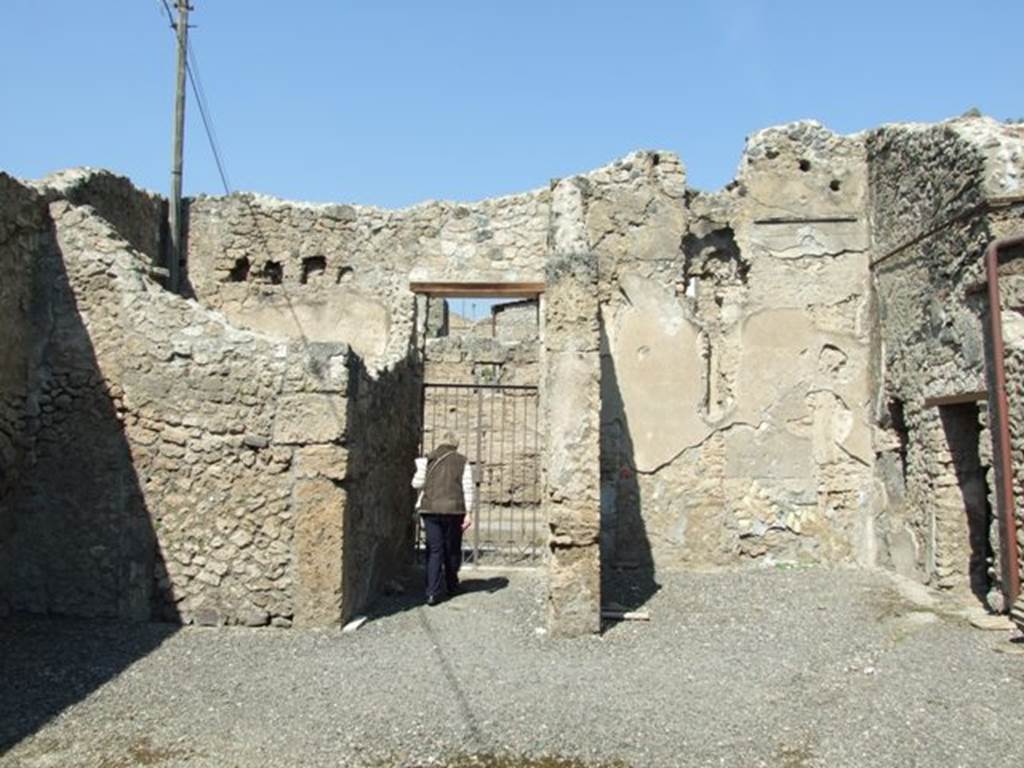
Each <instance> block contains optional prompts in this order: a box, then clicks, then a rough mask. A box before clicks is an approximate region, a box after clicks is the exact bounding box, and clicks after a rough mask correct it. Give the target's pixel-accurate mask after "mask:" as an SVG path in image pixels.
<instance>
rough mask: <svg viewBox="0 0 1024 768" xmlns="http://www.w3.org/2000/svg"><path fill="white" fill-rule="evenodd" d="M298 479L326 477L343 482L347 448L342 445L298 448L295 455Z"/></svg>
mask: <svg viewBox="0 0 1024 768" xmlns="http://www.w3.org/2000/svg"><path fill="white" fill-rule="evenodd" d="M296 459H297V460H296V467H295V469H296V472H297V473H298V475H299V477H303V478H315V477H326V478H328V479H330V480H339V481H340V480H344V479H345V475H346V473H347V472H348V448H346V447H345V446H343V445H334V444H330V445H314V446H307V447H304V448H300V449H299V450H298V452H297V454H296Z"/></svg>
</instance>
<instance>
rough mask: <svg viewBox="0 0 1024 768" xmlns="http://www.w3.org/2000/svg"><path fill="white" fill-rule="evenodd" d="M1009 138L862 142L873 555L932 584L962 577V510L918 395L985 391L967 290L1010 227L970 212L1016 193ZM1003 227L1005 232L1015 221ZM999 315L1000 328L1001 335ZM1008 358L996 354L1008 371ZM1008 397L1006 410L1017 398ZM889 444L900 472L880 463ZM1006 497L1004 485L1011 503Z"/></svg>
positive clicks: (980, 328)
mask: <svg viewBox="0 0 1024 768" xmlns="http://www.w3.org/2000/svg"><path fill="white" fill-rule="evenodd" d="M1022 139H1024V131H1022V129H1021V128H1019V127H1012V126H1006V125H1002V124H999V123H996V122H995V121H992V120H989V119H984V118H965V119H958V120H953V121H950V122H947V123H944V124H941V125H937V126H887V127H884V128H882V129H879V130H878V131H875V132H873V133H872V134H870V135H869V137H868V152H869V168H870V185H871V224H872V240H873V243H872V251H873V253H872V258H873V260H875V261H877V264H876V265H875V267H874V269H873V272H874V280H875V285H876V289H877V292H878V303H879V344H880V347H879V366H880V371H879V376H880V378H881V387H882V388H881V392H880V399H879V402H878V418H879V422H880V424H881V425H882V427H883V429H882V430H880V431H879V433H878V434H877V441H876V442H877V445H876V448H877V450H878V455H879V461H878V463H877V468H878V472H877V476H878V478H879V481H878V485H879V486H880V487H881V488H882V489H883V494H884V496H883V502H884V503H883V505H882V510H883V511H884V514H879V515H878V516H877V518H876V523H877V528H878V544H879V550H880V561H881V563H882V564H884V565H887V566H889V567H893V568H895V569H896V570H897V571H899V572H902V573H905V574H907V575H913V576H916V577H917V578H920V579H922V580H928V579H931V580H934V581H935V583H937V584H939V585H941V586H946V587H955V586H960V585H965V584H966V582H967V558H968V557H969V550H968V549H967V547H966V542H967V535H968V531H967V521H966V515H965V504H966V503H967V502H966V501H965V497H964V490H965V489H964V488H962V487H961V479H962V478H958V476H957V467H958V465H961V464H962V461H960V460H958V459H957V454H958V453H959V452H960V451H961V450H962V445H961V442H962V437H961V436H958V434H957V433H956V431H955V430H953V431H950V430H949V429H944V426H943V414H942V413H940V409H939V407H936V406H928V405H926V402H925V401H926V400H927V399H928V398H940V397H948V396H959V395H964V396H970V393H973V392H984V391H985V390H987V389H988V390H989V391H990V387H991V381H990V375H991V371H990V370H989V369H988V367H987V365H986V362H987V359H988V358H989V356H990V350H987V349H986V344H987V332H986V330H985V324H986V323H987V298H986V296H985V294H984V292H983V291H978V290H976V286H978V285H982V284H983V283H984V279H985V273H984V263H983V253H984V250H985V247H986V246H987V245H988V243H989V242H990V241H991V240H992V239H993V238H994V237H998V236H1000V235H1002V234H1009V231H1007V230H1011V231H1012V230H1014V225H1013V224H1011V223H1006V224H997V223H996V222H997V221H1002V220H1004V219H1008V220H1009V221H1012V220H1013V219H1014V218H1015V216H1014V215H1013V214H1012V213H1010V214H1005V213H1004V214H999V215H994V214H993V213H991V212H990V211H989V210H988V209H987V208H985V207H984V206H983V204H984V203H985V201H986V200H992V199H996V198H1000V197H1003V196H1006V195H1013V194H1018V195H1019V194H1020V192H1021V186H1022V179H1024V148H1022V144H1024V142H1022ZM1011 210H1012V209H1011ZM1016 219H1017V222H1018V223H1017V225H1016V226H1017V230H1016V231H1019V229H1020V224H1019V222H1020V219H1019V213H1018V214H1017V216H1016ZM1006 303H1007V302H1006V298H1005V296H1004V304H1006ZM1010 314H1011V316H1010V319H1009V321H1007V320H1004V327H1005V328H1006V329H1007V330H1010V336H1011V338H1013V332H1012V328H1013V326H1014V323H1015V320H1014V319H1013V317H1012V311H1011V313H1010ZM1004 332H1005V331H1004ZM1011 346H1013V344H1011ZM1013 356H1014V355H1013V353H1011V352H1009V351H1008V363H1009V360H1010V359H1011V358H1013ZM1020 376H1021V371H1019V370H1016V369H1015V370H1014V371H1013V372H1012V373H1010V374H1009V375H1008V389H1009V391H1010V392H1011V393H1013V392H1020V391H1021V389H1022V385H1024V380H1022V379H1021V378H1020ZM1010 399H1011V409H1012V408H1013V405H1012V404H1013V402H1014V401H1015V399H1017V398H1014V396H1013V395H1012V394H1011V398H1010ZM894 404H895V405H896V408H897V409H898V410H901V411H902V413H903V419H902V420H903V422H904V425H902V426H901V425H896V424H894V423H893V419H892V418H890V413H891V412H892V411H893V405H894ZM979 406H980V411H981V413H980V415H979V426H980V428H981V429H982V433H981V435H980V438H979V441H978V443H979V444H978V449H977V450H978V459H979V460H980V463H981V465H982V467H986V468H988V473H987V487H988V491H989V501H990V506H991V507H992V509H993V510H994V509H995V503H994V492H995V488H996V485H995V483H996V479H995V477H994V473H993V471H992V470H991V467H992V464H993V462H992V454H991V451H992V441H991V436H990V434H989V431H988V425H989V424H991V423H993V422H992V414H991V412H990V411H987V410H986V409H987V408H991V406H992V404H991V403H988V406H986V404H985V402H980V403H979ZM947 417H948V414H947ZM946 421H947V422H948V418H947V419H946ZM1020 423H1022V422H1021V420H1020V414H1015V415H1014V416H1013V418H1012V420H1011V425H1012V426H1013V427H1014V428H1015V430H1019V429H1020V427H1019V426H1017V425H1019V424H1020ZM886 428H887V429H886ZM900 431H903V432H904V433H905V434H904V435H903V436H902V437H901V436H900V435H899V434H898V432H900ZM901 440H902V443H903V446H904V447H903V449H902V450H903V451H905V458H904V460H903V464H904V465H905V468H901V467H899V466H898V463H899V462H896V461H894V460H893V458H892V456H893V452H894V451H898V450H900V444H901ZM972 460H973V459H972ZM1017 466H1021V464H1019V463H1018V465H1017ZM972 493H973V491H972V490H971V489H970V488H968V489H967V495H968V496H970V495H971V494H972ZM1020 503H1021V496H1020V494H1019V489H1018V493H1017V505H1018V508H1019V505H1020ZM994 528H995V526H993V534H994V533H995V531H994Z"/></svg>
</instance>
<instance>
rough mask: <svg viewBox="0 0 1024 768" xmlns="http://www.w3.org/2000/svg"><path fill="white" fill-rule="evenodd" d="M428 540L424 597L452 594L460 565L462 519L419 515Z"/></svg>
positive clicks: (463, 516) (456, 582)
mask: <svg viewBox="0 0 1024 768" xmlns="http://www.w3.org/2000/svg"><path fill="white" fill-rule="evenodd" d="M422 517H423V530H424V532H425V533H426V536H427V597H441V596H442V595H444V594H449V595H452V594H455V591H456V590H457V589H458V588H459V566H461V565H462V521H463V518H465V515H422Z"/></svg>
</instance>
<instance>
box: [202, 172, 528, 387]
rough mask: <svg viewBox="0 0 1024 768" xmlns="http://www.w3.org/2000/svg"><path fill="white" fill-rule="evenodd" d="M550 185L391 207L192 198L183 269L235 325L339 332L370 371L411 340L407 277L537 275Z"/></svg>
mask: <svg viewBox="0 0 1024 768" xmlns="http://www.w3.org/2000/svg"><path fill="white" fill-rule="evenodd" d="M547 199H548V193H547V192H546V191H539V192H531V193H526V194H523V195H518V196H512V197H507V198H498V199H495V200H485V201H483V202H480V203H474V204H467V205H461V204H453V203H425V204H423V205H419V206H415V207H413V208H408V209H404V210H398V211H386V210H381V209H377V208H368V207H362V206H350V205H309V204H296V203H285V202H283V201H278V200H273V199H270V198H265V197H261V196H253V195H234V196H231V197H229V198H198V199H196V200H193V201H192V202H191V204H190V206H189V238H188V240H189V242H188V275H189V279H190V282H191V285H192V287H193V289H194V290H195V293H196V296H197V297H198V298H199V299H200V301H202V302H203V303H204V304H207V305H209V306H212V307H216V308H218V309H221V310H223V311H224V312H225V313H226V314H227V316H228V317H229V318H230V319H231V320H232V321H233V322H236V323H237V324H239V325H241V326H243V327H249V328H253V329H257V330H262V331H265V332H267V333H271V334H274V335H285V336H304V337H306V338H309V339H313V340H321V341H345V342H348V343H350V344H352V346H353V348H354V349H355V350H356V351H357V352H358V353H359V354H360V355H361V356H362V357H363V358H364V359H366V361H367V364H368V365H369V366H370V367H371V368H372V367H376V366H378V365H382V364H384V363H389V362H395V361H399V360H402V359H404V357H405V355H406V353H407V351H408V349H409V345H410V344H411V343H412V341H413V329H414V323H415V301H414V298H413V296H412V294H411V293H409V281H410V280H418V281H419V280H422V281H443V280H476V281H526V282H536V281H540V280H542V279H543V278H542V277H541V276H542V273H543V264H544V255H545V253H546V243H547V224H548V202H547Z"/></svg>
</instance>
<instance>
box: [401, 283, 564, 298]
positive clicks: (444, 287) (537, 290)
mask: <svg viewBox="0 0 1024 768" xmlns="http://www.w3.org/2000/svg"><path fill="white" fill-rule="evenodd" d="M409 290H410V291H412V292H413V293H422V294H425V295H427V296H451V297H459V298H478V299H486V298H498V297H500V298H510V299H513V298H518V299H529V298H532V297H534V296H538V295H540V294H542V293H544V283H456V282H447V283H445V282H416V281H411V282H410V283H409Z"/></svg>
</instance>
